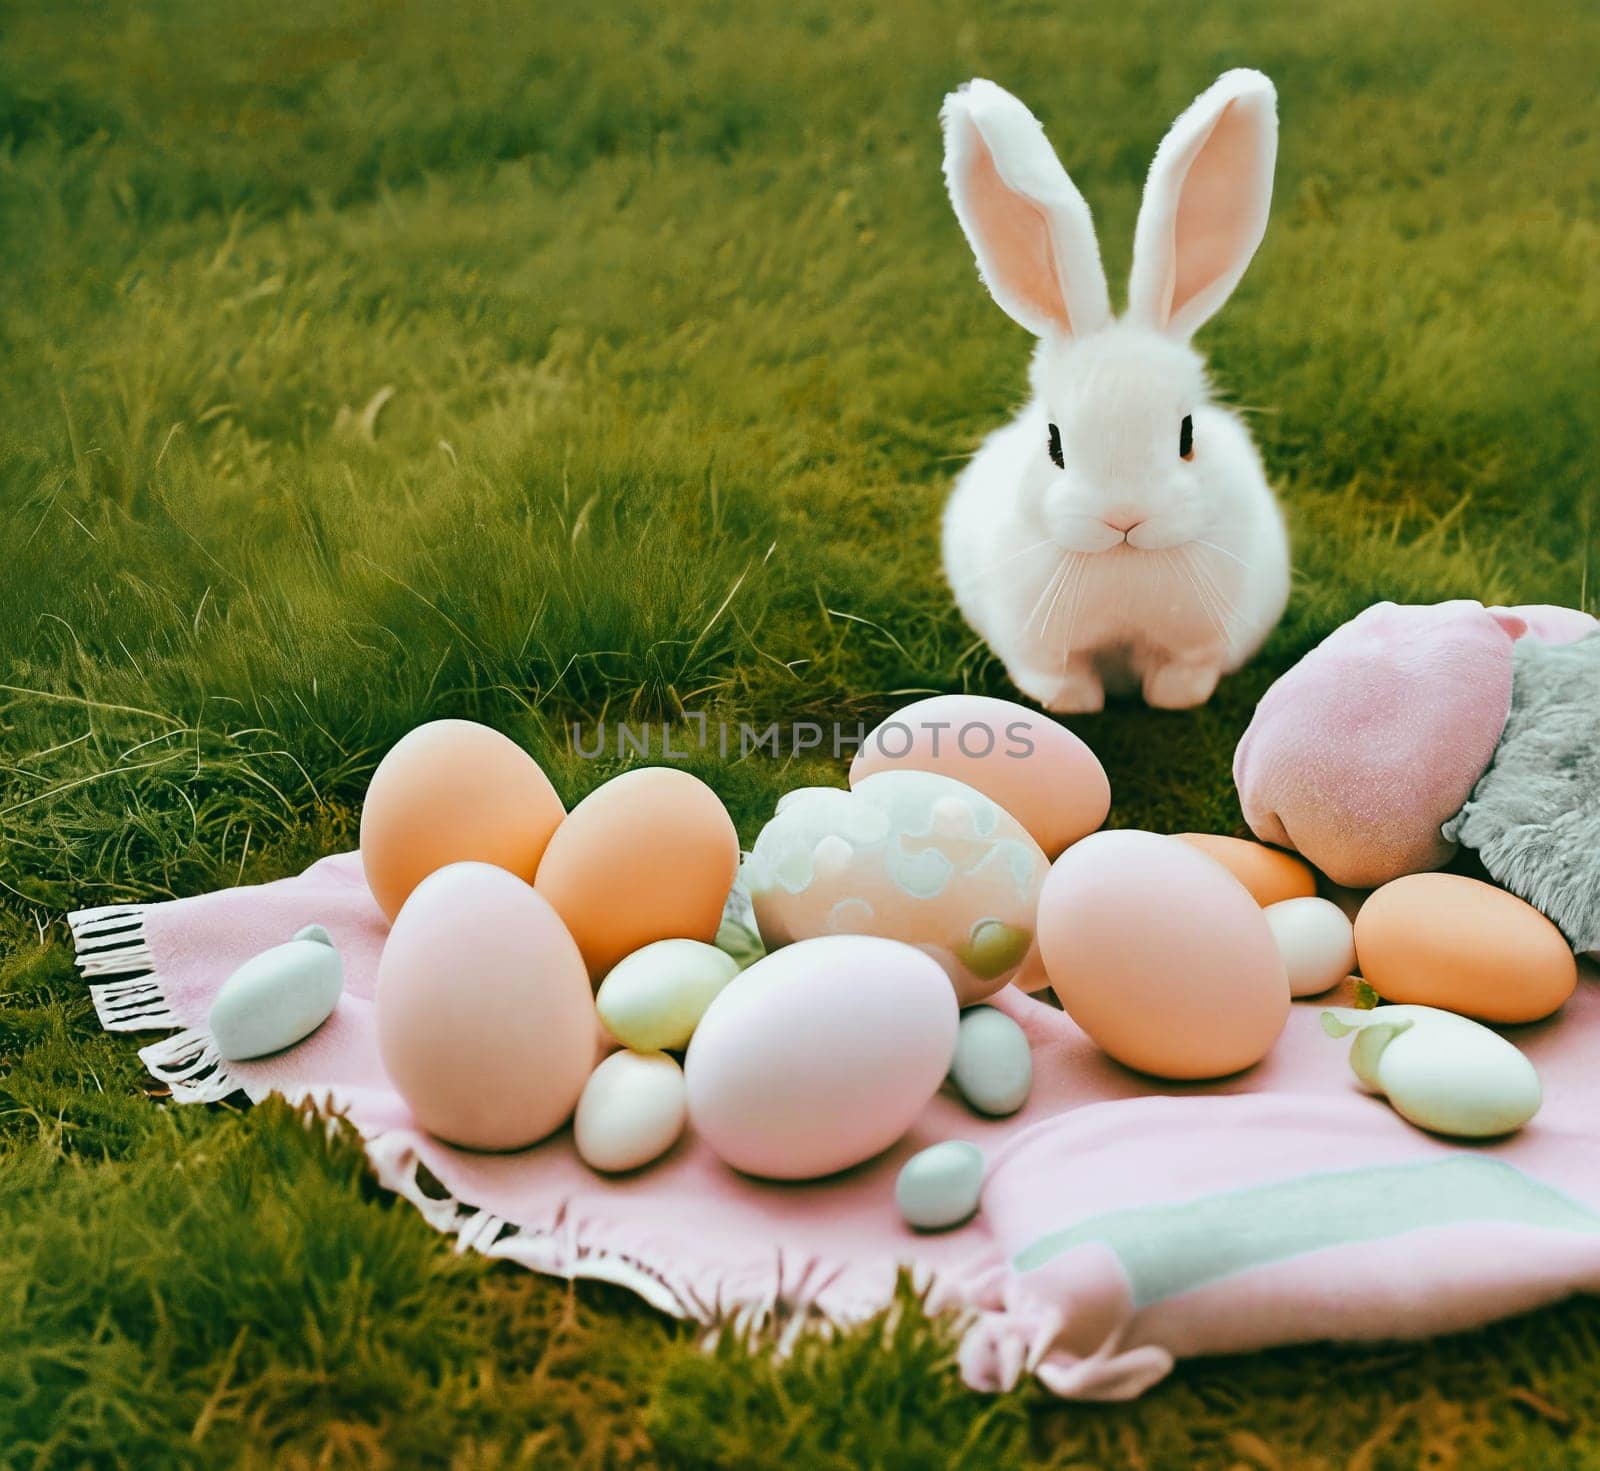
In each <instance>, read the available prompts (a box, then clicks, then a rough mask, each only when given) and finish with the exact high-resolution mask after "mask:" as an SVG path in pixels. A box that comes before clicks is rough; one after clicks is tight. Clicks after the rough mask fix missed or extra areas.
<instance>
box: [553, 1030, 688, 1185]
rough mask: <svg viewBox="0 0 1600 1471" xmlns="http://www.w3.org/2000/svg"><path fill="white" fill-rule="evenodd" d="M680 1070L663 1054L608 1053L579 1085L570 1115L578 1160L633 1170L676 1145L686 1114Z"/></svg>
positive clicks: (595, 1166)
mask: <svg viewBox="0 0 1600 1471" xmlns="http://www.w3.org/2000/svg"><path fill="white" fill-rule="evenodd" d="M686 1100H687V1094H686V1093H685V1091H684V1084H683V1069H682V1068H680V1067H679V1066H678V1064H677V1063H676V1062H674V1061H673V1060H672V1059H671V1058H670V1057H668V1056H667V1054H666V1053H664V1052H614V1053H612V1054H611V1056H610V1057H608V1058H607V1059H606V1060H605V1061H604V1062H602V1063H601V1064H600V1066H599V1067H597V1068H596V1069H595V1070H594V1072H593V1073H592V1074H591V1075H590V1078H589V1081H588V1082H587V1083H586V1084H585V1085H584V1089H583V1096H582V1097H581V1098H579V1099H578V1111H577V1113H576V1114H575V1115H573V1120H572V1139H573V1143H574V1144H575V1145H576V1146H577V1150H578V1158H579V1159H581V1160H582V1161H583V1162H584V1163H585V1164H586V1165H588V1166H589V1168H590V1169H592V1170H604V1171H606V1172H608V1173H615V1172H618V1171H621V1170H636V1169H638V1168H639V1167H640V1166H641V1165H647V1164H649V1163H650V1162H651V1160H654V1159H659V1158H660V1157H661V1156H662V1155H663V1154H665V1153H666V1152H667V1151H668V1150H669V1149H671V1148H672V1146H673V1145H674V1144H675V1143H677V1140H678V1135H680V1134H681V1133H682V1132H683V1123H684V1119H685V1118H686V1117H687V1112H688V1104H687V1101H686Z"/></svg>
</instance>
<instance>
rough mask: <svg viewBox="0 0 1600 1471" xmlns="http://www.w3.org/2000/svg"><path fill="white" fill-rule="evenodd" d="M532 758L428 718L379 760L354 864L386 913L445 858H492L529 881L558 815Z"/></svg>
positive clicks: (509, 743)
mask: <svg viewBox="0 0 1600 1471" xmlns="http://www.w3.org/2000/svg"><path fill="white" fill-rule="evenodd" d="M561 818H562V810H561V799H560V798H559V797H558V796H557V795H556V790H555V788H554V787H553V786H551V785H550V781H549V778H548V777H546V776H545V774H544V772H543V771H542V770H541V769H540V767H539V763H538V762H537V761H535V760H534V759H533V757H532V756H530V755H529V754H528V753H527V752H526V751H524V750H523V749H522V747H521V746H519V745H517V743H516V742H515V741H513V740H510V739H508V738H507V737H506V736H503V735H501V734H500V732H499V731H497V730H491V729H490V728H489V727H488V726H486V725H479V724H477V723H476V722H475V721H471V720H433V721H429V723H428V724H426V725H419V726H418V727H417V728H416V729H415V730H414V731H412V732H411V733H410V734H409V735H405V736H402V737H401V738H400V740H398V741H396V742H395V744H394V745H393V746H392V747H391V748H390V750H389V753H388V754H387V755H386V756H385V757H384V758H383V760H382V761H380V762H379V763H378V769H377V770H376V771H375V772H373V774H372V781H371V782H370V783H369V784H368V786H367V799H366V802H365V803H364V804H363V806H362V808H361V866H362V868H363V869H365V870H366V875H367V886H368V887H369V888H370V889H371V890H372V897H373V898H374V899H376V900H377V901H378V907H379V908H380V909H381V910H383V912H384V914H385V915H387V916H388V917H389V918H390V919H393V918H394V917H395V915H397V914H398V913H399V912H400V906H401V905H402V904H404V903H405V901H406V897H407V895H409V894H410V893H411V891H412V890H413V889H414V888H416V886H417V885H418V884H419V883H421V882H422V880H423V879H425V878H426V877H427V876H428V875H429V874H430V873H432V872H434V870H435V869H440V868H443V867H444V866H445V864H447V863H458V862H464V861H468V860H471V861H476V862H479V863H493V864H495V865H497V866H498V867H500V868H504V869H506V870H508V871H509V872H511V873H514V874H516V875H517V877H518V878H521V879H526V880H527V881H528V882H529V883H532V882H533V876H534V874H535V872H537V870H538V867H539V859H540V858H541V857H542V856H543V854H544V850H545V844H547V843H548V842H549V841H550V835H551V834H552V833H553V832H555V830H556V825H557V824H558V823H559V822H560V821H561Z"/></svg>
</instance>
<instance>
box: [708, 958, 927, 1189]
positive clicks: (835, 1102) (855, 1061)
mask: <svg viewBox="0 0 1600 1471" xmlns="http://www.w3.org/2000/svg"><path fill="white" fill-rule="evenodd" d="M958 1017H959V1009H958V1007H957V1006H956V998H955V993H954V992H953V991H952V990H951V989H950V982H949V981H948V980H947V979H946V978H945V973H944V971H943V970H942V969H941V968H940V966H939V964H938V962H937V961H935V960H932V959H930V958H929V957H928V956H926V955H924V954H923V953H922V952H921V951H920V950H915V949H913V948H912V947H911V946H910V945H904V944H901V943H900V942H899V941H897V940H884V939H880V938H878V937H877V936H871V935H829V936H824V937H822V938H819V939H814V940H801V941H799V942H798V943H796V944H793V945H789V946H787V947H786V948H784V949H782V950H779V951H776V952H775V953H774V954H772V955H769V956H767V957H766V958H765V959H763V960H758V961H757V962H756V963H755V964H754V965H752V966H751V967H750V968H749V969H748V970H746V971H743V972H741V973H740V974H739V975H737V976H735V977H734V978H733V980H731V981H729V982H728V984H727V985H726V986H725V987H724V988H723V989H722V991H721V992H719V993H718V995H717V997H716V999H715V1000H714V1001H713V1002H712V1003H711V1005H710V1007H708V1008H707V1010H706V1014H705V1016H704V1017H702V1018H701V1021H700V1025H699V1027H697V1028H696V1030H695V1034H694V1040H693V1041H691V1042H690V1044H689V1052H688V1056H687V1057H686V1058H685V1059H684V1075H685V1078H686V1080H687V1083H688V1091H689V1117H690V1118H691V1119H692V1120H693V1122H694V1127H695V1130H696V1132H697V1133H698V1134H699V1135H700V1137H701V1138H702V1139H704V1140H705V1142H706V1143H707V1144H708V1145H710V1147H711V1148H712V1150H714V1151H715V1152H716V1154H717V1155H718V1156H719V1157H720V1158H721V1159H723V1160H724V1161H725V1162H726V1163H728V1164H730V1165H732V1166H733V1167H734V1168H735V1169H739V1170H743V1171H745V1173H747V1174H751V1175H762V1176H765V1177H767V1178H769V1179H774V1180H808V1179H813V1178H815V1177H816V1176H818V1175H831V1174H832V1173H833V1172H834V1171H835V1170H843V1169H848V1168H849V1167H850V1166H851V1165H855V1164H859V1163H860V1162H861V1161H862V1160H864V1159H870V1158H871V1157H872V1156H873V1155H875V1154H877V1153H879V1152H880V1151H881V1150H884V1149H887V1148H888V1147H889V1146H890V1145H891V1144H893V1143H894V1142H895V1140H897V1139H898V1138H899V1137H900V1136H901V1135H902V1134H904V1133H905V1131H906V1130H907V1129H909V1128H910V1127H911V1125H912V1123H913V1122H914V1121H915V1120H916V1117H917V1115H918V1114H920V1113H921V1112H922V1110H923V1107H924V1106H925V1105H926V1104H927V1102H928V1100H929V1099H930V1098H932V1097H933V1095H934V1094H935V1093H936V1092H937V1091H938V1089H939V1085H940V1084H941V1083H942V1082H943V1081H944V1076H945V1074H946V1072H948V1071H949V1068H950V1060H951V1057H952V1055H953V1054H954V1051H955V1044H956V1024H957V1020H958Z"/></svg>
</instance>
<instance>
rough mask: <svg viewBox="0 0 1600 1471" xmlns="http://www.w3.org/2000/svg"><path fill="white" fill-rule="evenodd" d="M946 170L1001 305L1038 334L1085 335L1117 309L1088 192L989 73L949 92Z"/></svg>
mask: <svg viewBox="0 0 1600 1471" xmlns="http://www.w3.org/2000/svg"><path fill="white" fill-rule="evenodd" d="M939 119H940V121H941V122H942V123H943V125H944V177H945V184H946V186H947V187H948V188H949V190H950V202H951V203H952V204H953V205H954V206H955V210H956V218H957V219H958V220H960V221H961V228H962V230H963V231H965V232H966V236H967V240H968V242H969V243H970V244H971V246H972V253H973V254H974V255H975V256H977V258H978V270H979V272H980V273H981V275H982V276H983V280H984V284H985V285H987V286H988V288H989V294H990V295H991V296H992V297H994V299H995V301H996V302H997V303H999V306H1000V309H1001V310H1002V311H1004V312H1005V313H1006V315H1007V316H1009V317H1011V318H1012V319H1013V320H1014V321H1016V322H1019V323H1020V324H1021V325H1022V326H1024V327H1026V328H1027V329H1028V330H1029V331H1030V332H1032V333H1033V334H1034V336H1036V337H1044V336H1047V335H1049V334H1052V333H1066V334H1068V335H1069V336H1078V337H1081V336H1083V335H1084V334H1085V333H1088V332H1092V331H1094V330H1095V329H1096V328H1098V327H1102V326H1104V325H1105V323H1106V322H1107V321H1108V320H1109V318H1110V316H1111V301H1110V297H1109V295H1108V294H1107V292H1106V273H1105V271H1104V270H1103V269H1102V267H1101V265H1100V247H1099V246H1098V245H1097V244H1096V242H1095V238H1094V220H1093V218H1092V217H1091V216H1090V214H1089V206H1088V205H1087V204H1085V203H1084V201H1083V196H1082V195H1081V194H1079V193H1078V191H1077V189H1076V188H1074V187H1073V183H1072V180H1071V179H1069V178H1068V177H1067V171H1066V170H1065V169H1064V168H1062V167H1061V164H1060V161H1059V160H1058V159H1057V158H1056V156H1055V153H1054V151H1053V150H1052V149H1051V147H1050V144H1049V142H1048V140H1047V139H1046V138H1045V136H1044V129H1043V128H1042V127H1040V126H1039V120H1038V119H1037V118H1036V117H1034V115H1033V114H1032V113H1031V112H1029V111H1028V109H1027V108H1026V107H1024V106H1023V105H1022V104H1021V103H1020V102H1018V101H1017V99H1016V98H1015V97H1013V96H1012V95H1011V94H1010V93H1009V92H1007V91H1005V90H1004V88H1001V87H997V86H995V84H994V83H993V82H986V81H983V80H982V79H981V78H979V79H976V80H974V81H971V82H968V83H967V84H966V86H964V87H962V88H961V89H960V90H959V91H956V92H952V93H951V94H950V95H949V96H948V97H946V98H945V100H944V108H943V110H942V111H941V112H940V114H939Z"/></svg>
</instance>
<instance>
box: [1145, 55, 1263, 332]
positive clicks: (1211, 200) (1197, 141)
mask: <svg viewBox="0 0 1600 1471" xmlns="http://www.w3.org/2000/svg"><path fill="white" fill-rule="evenodd" d="M1277 157H1278V94H1277V93H1276V92H1275V91H1274V90H1273V86H1272V83H1271V82H1270V81H1268V80H1267V78H1266V77H1264V76H1262V75H1261V73H1260V72H1257V71H1247V70H1242V69H1241V70H1239V71H1230V72H1224V73H1223V74H1222V75H1221V76H1220V77H1218V78H1217V80H1216V81H1215V82H1213V83H1212V85H1211V86H1210V87H1208V88H1207V89H1206V90H1205V91H1204V92H1202V93H1201V94H1200V95H1199V96H1198V97H1197V98H1195V100H1194V102H1193V103H1192V104H1191V105H1190V107H1189V109H1188V111H1186V112H1185V113H1184V114H1183V116H1182V117H1180V118H1179V119H1178V120H1177V122H1175V123H1174V124H1173V125H1172V130H1171V131H1170V132H1169V133H1168V134H1167V136H1166V137H1165V138H1164V139H1162V141H1161V147H1160V148H1158V149H1157V150H1156V157H1155V162H1154V163H1153V164H1151V165H1150V177H1149V179H1148V180H1147V181H1146V183H1145V186H1144V201H1143V203H1141V204H1140V206H1139V223H1138V226H1137V228H1136V229H1135V231H1134V236H1133V272H1132V274H1131V276H1130V277H1129V279H1128V314H1129V316H1130V317H1132V318H1133V319H1134V320H1136V321H1140V322H1143V323H1144V324H1145V325H1147V326H1151V327H1155V328H1157V329H1158V330H1160V331H1163V332H1169V333H1171V334H1173V335H1174V336H1176V337H1181V338H1187V337H1188V336H1189V335H1190V334H1191V333H1193V332H1194V330H1195V329H1196V328H1197V327H1199V326H1200V325H1201V323H1203V322H1204V321H1206V320H1207V318H1209V317H1210V316H1211V314H1212V313H1213V312H1215V311H1216V310H1217V308H1218V307H1220V306H1221V305H1222V303H1223V302H1225V301H1226V300H1227V299H1228V297H1229V295H1230V294H1231V293H1232V291H1233V288H1234V287H1235V286H1237V285H1238V284H1239V278H1240V277H1241V276H1242V275H1244V271H1245V267H1246V266H1248V265H1249V264H1250V257H1251V256H1253V255H1254V254H1255V253H1256V247H1257V246H1258V245H1260V244H1261V237H1262V236H1263V235H1264V234H1265V233H1266V229H1267V211H1268V208H1269V207H1270V206H1271V204H1272V170H1273V165H1274V164H1275V163H1276V162H1277Z"/></svg>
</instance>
